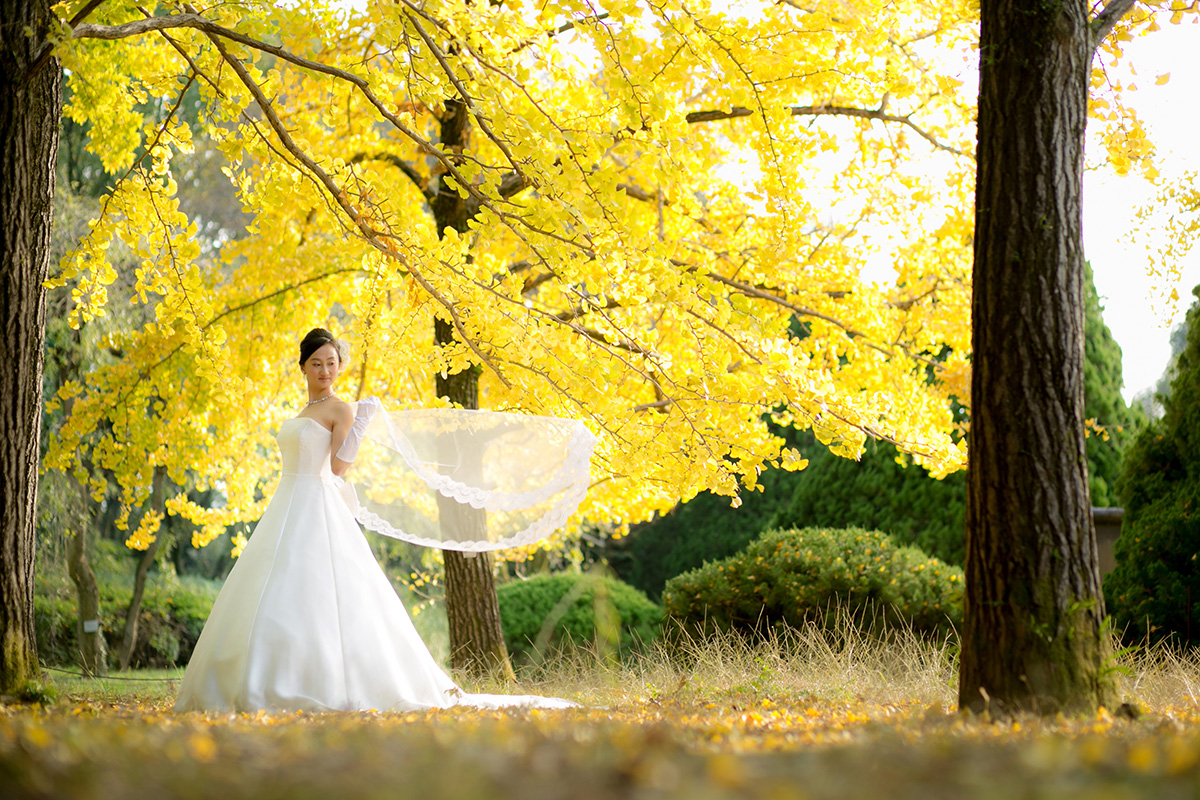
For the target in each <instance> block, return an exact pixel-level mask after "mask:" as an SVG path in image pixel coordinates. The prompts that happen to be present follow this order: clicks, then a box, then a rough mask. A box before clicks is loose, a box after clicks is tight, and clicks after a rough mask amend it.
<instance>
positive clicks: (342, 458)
mask: <svg viewBox="0 0 1200 800" xmlns="http://www.w3.org/2000/svg"><path fill="white" fill-rule="evenodd" d="M346 409H347V413H349V406H346ZM382 409H383V404H382V403H380V402H379V398H378V397H364V398H363V399H362V400H359V401H358V408H356V409H355V410H354V414H353V415H351V416H350V417H348V418H347V419H348V420H349V424H348V425H347V426H346V427H344V428H343V429H342V430H341V435H340V436H339V431H338V426H337V425H336V424H335V425H334V428H333V441H332V442H331V443H330V444H331V446H332V449H331V451H330V452H331V456H330V458H331V459H332V462H331V466H332V468H333V474H334V475H344V474H345V473H346V470H348V469H350V465H351V464H352V463H354V459H355V457H356V456H357V455H358V446H359V445H360V444H362V439H363V436H365V435H366V431H367V423H368V422H370V421H371V417H373V416H375V414H376V412H378V411H380V410H382ZM340 410H341V409H339V411H340Z"/></svg>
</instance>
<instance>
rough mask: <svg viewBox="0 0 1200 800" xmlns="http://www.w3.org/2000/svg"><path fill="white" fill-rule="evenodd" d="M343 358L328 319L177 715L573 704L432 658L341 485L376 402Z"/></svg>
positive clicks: (303, 359) (308, 342)
mask: <svg viewBox="0 0 1200 800" xmlns="http://www.w3.org/2000/svg"><path fill="white" fill-rule="evenodd" d="M345 353H346V348H345V346H344V344H343V343H342V342H339V341H338V340H337V339H335V338H334V337H333V335H332V334H331V333H330V332H329V331H327V330H325V329H323V328H316V329H314V330H312V331H310V332H309V333H308V335H307V336H305V337H304V340H303V341H302V342H301V343H300V370H301V372H302V373H303V374H304V377H305V380H306V381H307V384H308V397H309V400H308V404H307V405H306V406H305V407H304V409H303V410H302V411H301V412H300V414H299V416H297V417H294V418H293V419H289V420H286V421H285V422H284V423H283V425H282V426H281V427H280V430H279V433H278V435H277V436H276V441H277V442H278V444H279V449H280V453H281V455H282V461H283V474H282V476H281V477H280V480H279V486H278V488H277V489H276V490H275V495H274V496H273V497H272V498H271V502H270V504H269V505H268V507H267V510H266V512H265V513H264V514H263V517H262V519H261V520H259V522H258V525H257V526H256V527H255V529H254V533H253V535H252V536H251V537H250V541H249V542H248V543H247V544H246V547H245V549H244V550H243V552H242V554H241V556H240V557H239V558H238V560H237V563H236V564H235V565H234V568H233V570H232V571H231V572H230V573H229V577H228V578H227V579H226V581H225V585H224V587H223V588H222V589H221V593H220V595H219V596H218V597H217V600H216V602H215V603H214V604H213V609H212V613H211V614H210V615H209V617H208V621H207V622H206V623H205V625H204V630H203V632H202V633H201V634H200V639H199V641H198V642H197V643H196V648H195V651H194V652H193V654H192V657H191V660H190V661H189V663H188V666H187V670H186V672H185V673H184V676H183V683H182V686H181V687H180V690H179V696H178V698H177V699H176V701H175V710H176V711H196V710H206V711H256V710H259V709H266V710H277V711H296V710H305V711H351V710H367V709H379V710H400V711H406V710H416V709H424V708H444V707H448V706H453V705H462V704H466V705H476V706H487V707H499V706H508V705H536V706H540V707H551V708H563V707H569V706H572V705H574V704H573V703H570V702H569V701H566V700H559V699H556V698H544V697H534V696H517V695H479V694H476V695H471V694H465V693H463V692H462V691H461V690H460V689H459V688H458V686H457V685H455V683H454V681H453V680H451V678H450V677H449V676H448V675H447V674H446V673H445V672H444V671H443V670H442V669H441V667H439V666H438V664H437V662H436V661H434V659H433V656H432V655H431V654H430V653H429V650H428V648H426V646H425V643H424V642H423V641H421V638H420V636H419V635H418V634H417V632H416V629H415V628H414V627H413V624H412V620H411V619H410V618H409V615H408V611H407V610H406V609H405V608H404V605H403V603H401V601H400V598H399V597H397V595H396V592H395V591H394V590H393V588H392V586H391V584H390V582H389V581H388V579H387V577H386V576H385V575H384V573H383V570H382V569H381V568H380V567H379V564H378V562H376V560H375V557H374V555H373V554H372V553H371V550H370V548H369V547H368V545H367V542H366V539H365V538H364V536H363V533H362V531H361V530H360V529H359V527H358V525H357V524H356V523H355V519H354V516H353V515H352V513H351V510H350V507H349V506H348V505H347V502H346V500H344V499H343V496H342V494H341V493H339V490H338V487H337V485H335V481H334V476H340V475H342V474H344V473H345V472H346V470H348V469H349V468H350V465H351V462H353V461H354V459H355V457H356V455H357V453H358V446H359V443H360V442H361V440H362V437H363V432H364V431H365V430H366V428H367V425H368V423H369V422H370V420H371V418H372V416H374V415H375V414H376V413H378V412H379V411H380V409H381V405H380V403H379V401H378V400H377V399H375V398H373V397H369V398H366V399H364V400H362V401H361V402H359V403H358V404H357V408H355V407H354V406H352V405H351V404H350V403H347V402H345V401H343V400H341V399H340V398H339V397H337V395H336V394H334V388H333V385H334V382H335V381H336V380H337V377H338V371H339V370H340V369H341V367H342V365H343V361H344V359H345Z"/></svg>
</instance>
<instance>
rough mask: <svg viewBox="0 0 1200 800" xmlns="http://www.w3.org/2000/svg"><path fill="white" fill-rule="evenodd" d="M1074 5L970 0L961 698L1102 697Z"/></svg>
mask: <svg viewBox="0 0 1200 800" xmlns="http://www.w3.org/2000/svg"><path fill="white" fill-rule="evenodd" d="M1092 52H1093V44H1092V33H1091V29H1090V25H1089V19H1088V11H1087V5H1086V4H1085V3H1084V2H1083V0H983V3H982V26H981V32H980V88H979V123H978V124H979V132H978V151H977V154H976V158H977V163H978V167H977V184H976V198H975V242H974V248H975V252H974V258H975V266H974V278H973V283H974V286H973V297H972V320H973V332H972V347H973V356H972V359H973V362H972V363H973V375H972V380H971V430H970V454H971V455H970V457H971V463H970V470H969V473H968V493H967V558H966V609H965V618H964V629H963V637H962V658H961V672H960V684H959V705H960V707H962V708H964V709H971V710H975V711H980V710H984V709H989V710H991V711H993V712H1000V713H1010V712H1015V711H1032V712H1035V713H1041V714H1053V713H1057V712H1059V711H1064V712H1088V711H1094V710H1095V709H1096V707H1097V706H1098V705H1100V704H1104V703H1106V702H1108V701H1109V699H1110V691H1111V690H1110V688H1109V686H1108V684H1107V682H1106V681H1105V680H1104V677H1103V665H1104V660H1105V658H1106V656H1107V655H1108V648H1107V645H1108V643H1107V641H1106V637H1105V635H1104V634H1103V632H1102V630H1101V620H1102V619H1103V618H1104V599H1103V595H1102V594H1101V592H1100V574H1099V568H1098V562H1097V551H1096V537H1095V530H1094V528H1093V525H1092V516H1091V511H1090V505H1091V504H1090V502H1089V498H1088V475H1087V461H1086V452H1085V441H1084V438H1085V437H1084V426H1083V421H1084V416H1083V407H1084V406H1083V402H1084V400H1083V358H1084V351H1083V345H1084V336H1083V326H1084V316H1083V311H1084V297H1083V275H1084V262H1083V247H1082V204H1081V193H1082V177H1083V136H1084V126H1085V121H1086V113H1087V100H1088V79H1089V76H1090V72H1091V60H1092Z"/></svg>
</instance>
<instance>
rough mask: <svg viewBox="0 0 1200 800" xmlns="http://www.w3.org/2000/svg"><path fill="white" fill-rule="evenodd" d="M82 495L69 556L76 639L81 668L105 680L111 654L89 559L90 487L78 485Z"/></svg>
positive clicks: (97, 586)
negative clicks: (75, 606)
mask: <svg viewBox="0 0 1200 800" xmlns="http://www.w3.org/2000/svg"><path fill="white" fill-rule="evenodd" d="M79 493H80V494H81V495H82V499H83V514H82V515H81V519H80V524H79V529H78V530H77V531H75V535H74V536H73V537H72V538H71V551H70V553H69V554H68V561H67V570H68V572H69V573H70V575H71V581H72V582H73V583H74V584H75V594H76V596H77V598H78V600H79V619H78V620H76V622H75V636H76V641H77V642H78V643H79V659H80V666H81V667H83V671H84V672H85V673H87V674H88V675H94V676H99V677H103V676H105V675H107V674H108V654H107V652H106V647H105V642H104V630H103V629H102V628H101V627H100V586H99V585H98V584H97V583H96V575H95V573H93V572H92V565H91V562H90V560H89V559H88V539H89V538H90V536H91V526H90V524H89V523H90V519H89V516H90V515H89V514H88V508H89V506H90V504H91V498H90V497H89V496H88V491H87V486H86V485H85V484H83V483H80V484H79Z"/></svg>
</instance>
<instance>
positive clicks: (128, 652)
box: [118, 467, 167, 672]
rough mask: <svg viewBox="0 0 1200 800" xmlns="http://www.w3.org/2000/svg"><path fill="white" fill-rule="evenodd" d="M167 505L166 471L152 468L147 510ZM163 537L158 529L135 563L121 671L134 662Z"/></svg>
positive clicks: (126, 619)
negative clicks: (148, 582)
mask: <svg viewBox="0 0 1200 800" xmlns="http://www.w3.org/2000/svg"><path fill="white" fill-rule="evenodd" d="M166 504H167V469H166V467H155V468H154V483H153V487H152V488H151V490H150V510H151V511H156V512H158V513H159V514H161V513H163V510H164V509H165V508H166ZM166 535H167V534H166V531H165V530H163V529H159V532H158V536H156V537H154V541H153V542H151V543H150V546H149V547H147V548H146V550H145V552H143V553H142V557H141V558H140V559H139V560H138V565H137V572H136V573H135V574H134V577H133V594H132V595H131V596H130V598H129V608H128V609H127V610H126V612H125V633H124V634H123V635H122V637H121V653H120V656H119V658H118V665H119V666H118V668H119V669H120V670H121V672H124V671H125V670H127V669H129V663H130V662H131V661H132V660H133V648H134V647H136V646H137V635H138V617H139V616H141V613H142V596H143V595H144V594H145V592H146V575H147V573H149V572H150V567H151V566H153V565H154V559H155V558H156V557H157V556H158V548H159V547H160V546H161V544H162V541H163V539H164V538H165V537H166Z"/></svg>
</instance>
